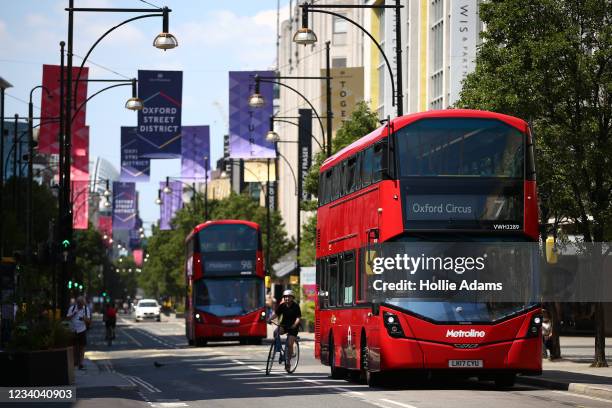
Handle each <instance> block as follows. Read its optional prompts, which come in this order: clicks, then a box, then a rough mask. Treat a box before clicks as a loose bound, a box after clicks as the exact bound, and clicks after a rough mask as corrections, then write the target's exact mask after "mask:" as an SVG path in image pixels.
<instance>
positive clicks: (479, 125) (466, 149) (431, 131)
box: [395, 118, 525, 178]
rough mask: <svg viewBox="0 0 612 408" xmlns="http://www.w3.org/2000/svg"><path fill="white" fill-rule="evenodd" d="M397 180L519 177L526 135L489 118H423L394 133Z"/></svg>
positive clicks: (523, 159)
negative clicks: (415, 178) (398, 173)
mask: <svg viewBox="0 0 612 408" xmlns="http://www.w3.org/2000/svg"><path fill="white" fill-rule="evenodd" d="M395 143H396V147H397V152H398V153H397V154H398V157H399V158H400V160H398V163H399V170H400V176H401V177H415V176H428V177H437V176H442V177H456V176H461V177H506V178H523V167H524V162H525V154H524V151H525V150H524V149H525V147H524V145H525V136H524V135H523V134H522V133H521V132H520V131H518V130H517V129H516V128H514V127H512V126H509V125H507V124H505V123H503V122H500V121H498V120H492V119H469V118H435V119H423V120H419V121H417V122H415V123H413V124H410V125H408V126H406V127H404V128H402V129H399V130H398V131H397V132H396V139H395Z"/></svg>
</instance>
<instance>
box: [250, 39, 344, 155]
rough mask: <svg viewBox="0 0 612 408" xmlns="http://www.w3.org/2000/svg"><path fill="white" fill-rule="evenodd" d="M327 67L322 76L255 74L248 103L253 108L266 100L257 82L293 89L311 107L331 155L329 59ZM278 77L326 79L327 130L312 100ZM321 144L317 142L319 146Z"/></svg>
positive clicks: (328, 152) (331, 115)
mask: <svg viewBox="0 0 612 408" xmlns="http://www.w3.org/2000/svg"><path fill="white" fill-rule="evenodd" d="M326 47H327V57H328V60H329V42H327V43H326ZM327 67H328V70H327V72H326V75H325V76H323V77H316V76H274V77H260V76H259V75H255V92H254V93H253V95H251V96H250V97H249V105H250V106H251V107H253V108H259V107H262V106H263V105H264V104H265V103H266V101H265V99H264V97H263V96H262V95H261V93H260V92H259V89H260V86H259V83H260V82H267V83H272V84H277V85H279V86H282V87H284V88H287V89H289V90H291V91H293V92H294V93H296V94H297V95H298V96H300V97H301V98H302V99H303V100H304V101H305V102H306V103H307V104H308V106H310V108H311V109H312V111H313V113H314V114H315V116H316V118H317V120H318V121H319V126H320V127H321V134H322V136H323V140H325V141H326V142H325V147H326V153H327V157H329V156H331V138H332V120H333V112H332V109H331V82H330V81H331V80H332V79H333V78H332V77H331V76H330V71H329V61H327ZM280 79H318V80H325V81H326V88H327V115H326V117H325V120H326V124H327V131H326V130H325V129H324V127H323V121H322V120H321V116H320V115H319V112H318V111H317V110H316V109H315V107H314V105H313V104H312V102H310V100H308V98H306V97H305V96H304V95H303V94H302V93H301V92H300V91H298V90H297V89H295V88H294V87H292V86H289V85H287V84H285V83H283V82H280V81H279V80H280ZM320 145H321V144H320V143H319V146H320Z"/></svg>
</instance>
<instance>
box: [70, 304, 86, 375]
mask: <svg viewBox="0 0 612 408" xmlns="http://www.w3.org/2000/svg"><path fill="white" fill-rule="evenodd" d="M66 317H67V318H68V319H69V320H70V325H71V326H72V331H73V332H74V357H75V358H74V365H75V366H78V367H79V370H83V369H84V368H83V360H84V359H85V346H87V329H88V328H89V326H90V325H91V311H90V310H89V308H88V307H87V304H86V302H85V298H84V297H83V296H79V297H78V298H77V299H76V302H75V303H74V304H72V305H71V306H70V307H69V308H68V313H67V314H66Z"/></svg>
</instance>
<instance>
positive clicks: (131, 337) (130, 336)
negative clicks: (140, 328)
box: [121, 330, 143, 347]
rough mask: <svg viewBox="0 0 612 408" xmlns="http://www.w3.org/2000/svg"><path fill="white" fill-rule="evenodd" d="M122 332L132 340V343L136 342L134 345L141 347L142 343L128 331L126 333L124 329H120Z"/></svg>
mask: <svg viewBox="0 0 612 408" xmlns="http://www.w3.org/2000/svg"><path fill="white" fill-rule="evenodd" d="M121 331H122V332H123V334H125V335H126V336H128V337H129V338H130V340H132V341H133V342H134V343H136V345H137V346H138V347H143V345H142V343H141V342H139V341H138V340H136V339H135V338H134V337H133V336H132V335H131V334H130V333H128V332H127V331H126V330H121Z"/></svg>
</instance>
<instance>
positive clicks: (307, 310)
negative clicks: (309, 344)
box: [301, 300, 315, 325]
mask: <svg viewBox="0 0 612 408" xmlns="http://www.w3.org/2000/svg"><path fill="white" fill-rule="evenodd" d="M301 308H302V319H304V320H306V321H307V322H308V323H309V324H311V325H314V321H315V304H314V301H312V300H307V301H305V302H304V303H302V305H301Z"/></svg>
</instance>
